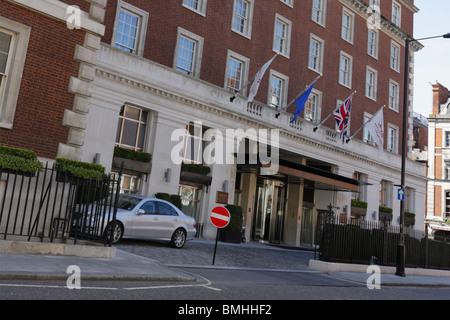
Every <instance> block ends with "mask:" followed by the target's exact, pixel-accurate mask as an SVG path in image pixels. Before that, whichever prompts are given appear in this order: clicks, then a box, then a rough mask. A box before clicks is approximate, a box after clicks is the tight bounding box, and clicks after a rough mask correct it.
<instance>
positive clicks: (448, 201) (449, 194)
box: [445, 191, 450, 218]
mask: <svg viewBox="0 0 450 320" xmlns="http://www.w3.org/2000/svg"><path fill="white" fill-rule="evenodd" d="M445 217H446V218H450V191H446V192H445Z"/></svg>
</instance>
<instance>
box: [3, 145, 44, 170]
mask: <svg viewBox="0 0 450 320" xmlns="http://www.w3.org/2000/svg"><path fill="white" fill-rule="evenodd" d="M0 168H1V169H2V171H14V172H17V173H25V174H31V175H33V174H35V173H36V171H41V172H42V171H43V170H44V167H43V165H42V163H41V162H40V161H39V160H38V159H37V156H36V153H35V152H34V151H31V150H26V149H19V148H11V147H6V146H0Z"/></svg>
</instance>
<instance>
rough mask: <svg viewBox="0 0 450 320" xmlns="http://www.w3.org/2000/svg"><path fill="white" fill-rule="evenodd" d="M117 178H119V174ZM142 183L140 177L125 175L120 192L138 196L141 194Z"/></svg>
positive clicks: (121, 181)
mask: <svg viewBox="0 0 450 320" xmlns="http://www.w3.org/2000/svg"><path fill="white" fill-rule="evenodd" d="M115 178H116V179H117V178H118V174H117V177H115ZM140 183H141V179H140V178H139V177H138V176H136V175H130V174H126V173H124V174H122V179H121V180H120V192H121V193H131V194H137V193H138V192H139V185H140Z"/></svg>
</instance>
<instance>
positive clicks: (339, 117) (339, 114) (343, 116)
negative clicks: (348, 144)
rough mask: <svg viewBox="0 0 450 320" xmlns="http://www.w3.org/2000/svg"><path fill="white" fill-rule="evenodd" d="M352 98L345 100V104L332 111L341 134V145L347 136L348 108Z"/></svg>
mask: <svg viewBox="0 0 450 320" xmlns="http://www.w3.org/2000/svg"><path fill="white" fill-rule="evenodd" d="M352 96H353V95H351V96H350V97H348V98H347V100H345V102H344V103H343V104H342V105H341V106H340V107H339V108H337V109H336V111H334V113H333V115H334V119H335V120H336V124H337V126H338V128H339V131H340V132H341V139H342V143H344V140H345V136H346V135H347V128H348V120H349V118H350V108H351V106H352Z"/></svg>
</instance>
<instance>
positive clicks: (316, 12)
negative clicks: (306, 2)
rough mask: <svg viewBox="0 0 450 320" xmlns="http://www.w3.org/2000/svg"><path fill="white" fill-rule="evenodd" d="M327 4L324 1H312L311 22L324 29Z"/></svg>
mask: <svg viewBox="0 0 450 320" xmlns="http://www.w3.org/2000/svg"><path fill="white" fill-rule="evenodd" d="M326 8H327V2H326V1H325V0H313V3H312V14H311V19H312V21H314V22H316V23H318V24H320V25H321V26H323V27H325V20H326V19H325V18H326Z"/></svg>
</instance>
